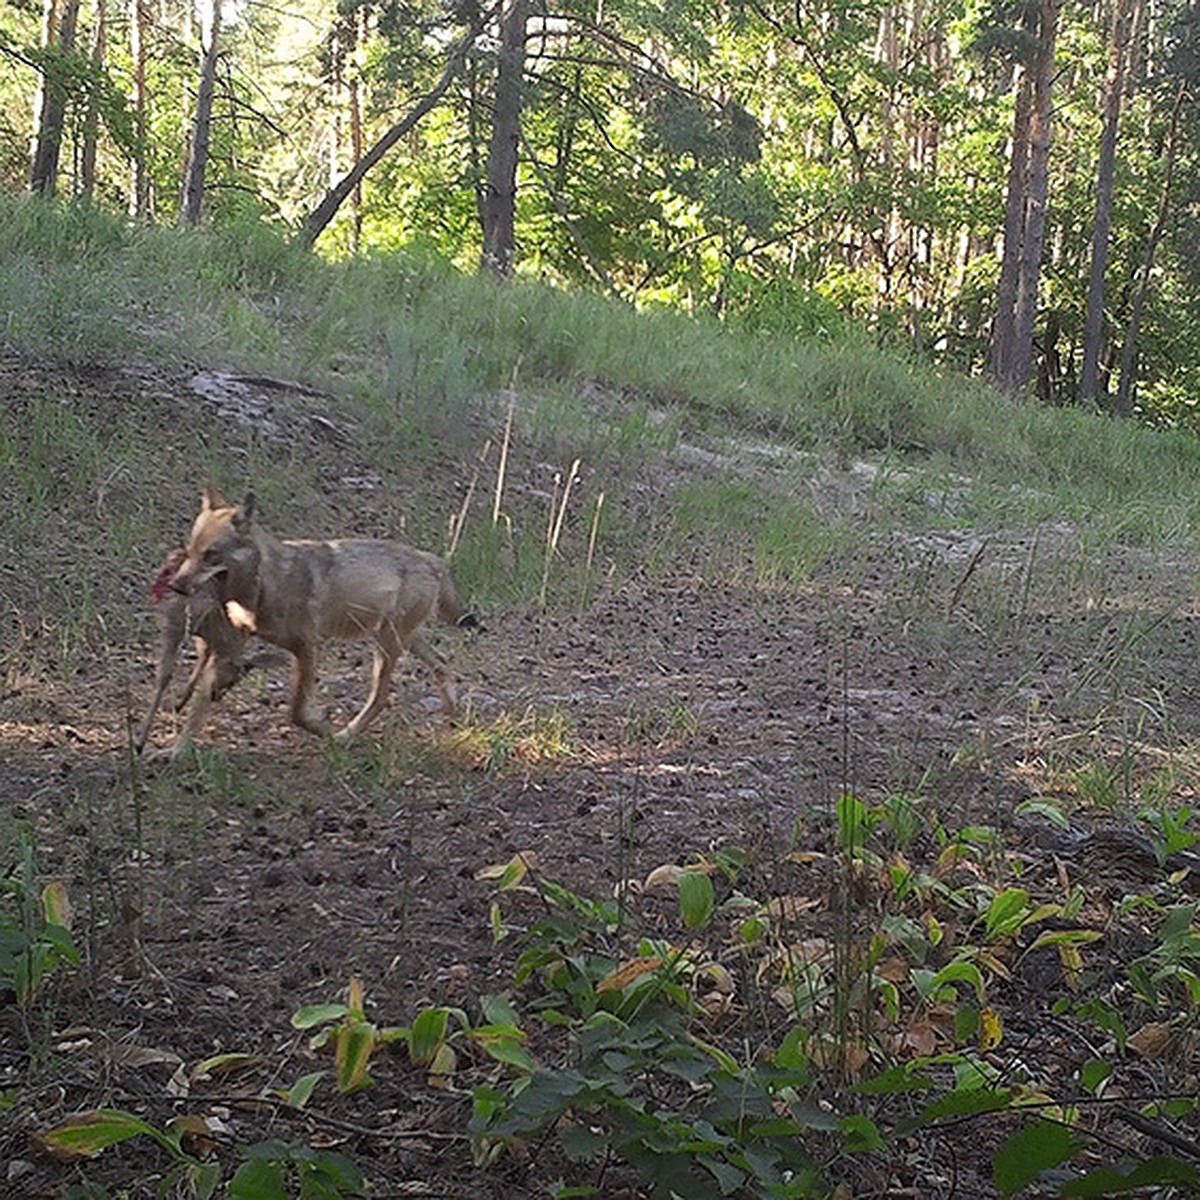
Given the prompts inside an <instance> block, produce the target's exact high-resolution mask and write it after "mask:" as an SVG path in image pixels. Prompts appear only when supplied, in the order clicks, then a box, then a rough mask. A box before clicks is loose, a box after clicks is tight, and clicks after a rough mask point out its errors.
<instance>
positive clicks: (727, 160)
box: [0, 0, 1200, 422]
mask: <svg viewBox="0 0 1200 1200" xmlns="http://www.w3.org/2000/svg"><path fill="white" fill-rule="evenodd" d="M96 5H97V0H83V3H82V5H81V8H80V14H79V29H78V35H77V38H76V49H75V50H74V51H72V52H69V53H60V52H58V51H57V50H56V48H55V47H54V46H53V45H50V46H48V47H43V46H42V33H41V6H40V5H39V4H36V3H34V2H33V0H4V2H3V3H2V4H0V57H2V58H3V60H4V62H5V64H6V65H11V66H12V67H13V68H14V69H13V70H11V71H5V72H0V180H2V181H3V186H5V187H6V188H9V189H11V190H14V191H15V190H18V189H22V188H24V187H26V186H27V181H28V173H29V171H28V169H29V161H28V158H29V147H30V134H31V131H32V128H33V113H34V96H35V94H36V92H37V90H38V87H39V84H40V82H41V80H42V76H43V74H45V73H46V72H54V73H55V77H56V79H57V80H59V81H61V83H62V86H64V87H65V89H66V91H67V94H68V112H67V121H66V128H65V145H64V153H63V157H62V161H61V166H60V173H61V178H60V187H59V191H60V194H68V195H69V194H72V193H73V192H74V191H75V190H76V189H77V180H76V177H75V176H76V173H77V171H78V166H77V159H78V155H79V144H80V141H81V139H82V137H83V126H84V123H85V119H86V116H87V113H88V111H89V108H90V106H91V105H92V104H93V103H94V104H96V107H97V109H98V111H99V113H100V116H101V121H102V127H103V136H102V139H101V144H100V166H99V182H98V187H97V190H96V192H95V195H96V197H97V198H98V199H99V200H100V201H101V202H102V203H104V204H106V205H111V206H112V207H114V208H118V209H127V208H129V207H130V198H129V189H130V174H131V172H130V160H131V159H132V157H133V156H134V155H135V154H136V153H138V152H139V150H144V152H145V155H146V158H147V163H148V169H149V173H150V176H151V180H152V193H153V201H152V205H151V212H152V215H153V216H154V217H156V218H157V219H159V220H162V221H170V220H173V219H175V217H176V214H177V205H178V195H179V186H180V181H181V174H182V170H183V166H184V158H185V156H184V153H183V147H185V146H186V139H187V134H188V130H189V128H190V122H191V120H192V114H193V106H194V98H195V83H196V71H197V63H198V40H199V22H198V20H197V17H196V10H195V8H194V5H193V4H192V3H191V2H190V0H186V2H185V0H167V2H166V3H164V4H161V5H155V6H153V13H152V20H151V25H150V28H149V30H148V35H147V36H148V42H149V46H148V51H149V52H148V55H147V72H148V78H147V92H148V104H147V110H146V112H145V114H144V121H142V122H141V124H140V127H139V122H138V120H137V119H136V118H135V116H134V113H133V106H132V96H133V87H134V85H133V79H132V75H133V64H132V62H131V54H130V50H129V44H130V36H129V34H130V31H129V21H130V13H129V8H130V6H129V5H128V4H123V5H118V6H115V7H114V6H113V5H112V4H111V3H110V4H109V11H108V18H107V22H108V36H107V51H106V55H105V58H104V60H103V62H95V61H93V60H92V56H91V46H92V43H93V33H94V25H95V22H96V20H97V16H98V14H97V7H96ZM1131 7H1132V13H1131V17H1130V20H1131V21H1132V24H1133V32H1132V34H1131V39H1130V40H1131V45H1132V46H1133V47H1135V48H1134V49H1133V50H1132V51H1131V53H1130V55H1129V59H1128V62H1127V64H1126V65H1125V74H1126V81H1125V89H1126V90H1125V95H1124V98H1123V103H1122V104H1121V106H1120V128H1119V131H1118V139H1117V143H1116V145H1117V149H1116V163H1115V171H1114V178H1113V192H1112V229H1111V234H1110V237H1109V239H1108V240H1109V247H1108V250H1109V252H1108V255H1107V269H1106V280H1105V288H1104V298H1105V303H1104V319H1103V322H1102V344H1101V346H1100V351H1099V372H1100V386H1099V390H1098V398H1097V403H1101V402H1104V399H1103V398H1104V397H1108V396H1111V395H1114V394H1115V393H1116V391H1117V388H1118V384H1119V378H1120V375H1121V371H1122V366H1121V364H1122V359H1123V358H1125V359H1127V360H1128V361H1129V362H1130V363H1132V364H1134V366H1135V367H1136V377H1137V388H1136V391H1135V392H1133V393H1132V403H1133V405H1134V406H1135V409H1136V411H1138V412H1139V413H1141V414H1142V415H1143V416H1148V417H1152V418H1153V419H1154V420H1156V421H1165V422H1179V421H1183V422H1190V420H1191V412H1192V406H1191V403H1190V397H1191V396H1192V395H1193V394H1194V393H1195V391H1196V389H1195V387H1193V386H1192V384H1193V382H1194V381H1196V380H1197V379H1200V327H1198V326H1197V321H1198V320H1200V318H1197V317H1196V316H1195V315H1194V312H1195V307H1196V306H1195V305H1194V304H1193V303H1191V298H1192V297H1193V296H1194V295H1195V292H1196V290H1197V287H1198V286H1200V267H1198V266H1197V264H1198V263H1200V254H1198V253H1197V251H1198V250H1200V232H1197V226H1196V221H1195V217H1194V213H1195V206H1196V200H1197V194H1196V191H1197V184H1196V183H1195V180H1196V178H1197V171H1196V169H1195V167H1196V159H1197V155H1198V152H1200V146H1198V145H1197V132H1196V130H1197V128H1200V126H1198V125H1197V122H1196V120H1195V111H1196V110H1195V100H1194V96H1195V95H1196V91H1197V87H1198V86H1200V66H1198V65H1197V64H1198V62H1200V50H1198V49H1197V46H1198V45H1200V34H1198V33H1197V30H1198V29H1200V15H1198V14H1200V8H1198V7H1197V5H1196V4H1195V3H1191V2H1186V0H1185V2H1182V3H1178V4H1175V5H1168V6H1147V5H1145V4H1141V3H1136V2H1133V0H1131ZM1027 12H1028V5H1027V4H1025V3H1021V2H1019V0H1018V2H1015V3H995V4H991V3H981V2H978V0H971V2H970V3H967V2H965V0H928V2H925V3H921V4H917V3H915V0H908V2H907V3H905V2H901V0H893V2H888V0H855V2H854V3H851V2H850V0H801V2H799V3H796V2H795V0H724V2H720V3H711V2H710V3H700V2H699V0H674V2H672V3H669V4H645V3H642V2H641V0H608V2H606V3H604V4H603V5H597V4H595V3H594V2H589V3H586V4H585V3H581V2H580V0H558V2H556V3H554V4H548V3H547V4H543V5H541V6H538V5H533V6H531V8H530V15H529V19H528V24H527V36H526V45H525V55H524V68H525V69H524V81H523V96H522V102H521V108H520V122H519V135H518V137H519V146H518V170H517V185H518V190H517V197H516V209H515V252H514V256H515V269H516V270H517V271H519V272H523V273H527V274H537V275H541V276H544V277H547V278H550V279H553V280H558V281H562V282H564V283H568V284H572V285H576V286H582V287H588V288H592V287H595V288H601V289H603V290H605V291H608V292H610V293H612V294H615V295H618V296H621V297H624V298H626V299H628V300H630V301H631V302H634V303H637V304H639V305H655V304H660V305H667V306H672V307H681V308H684V309H688V310H693V311H707V312H711V313H714V314H716V315H718V316H720V317H722V318H723V319H726V320H730V321H737V322H741V323H743V324H746V325H748V326H750V327H752V328H762V329H768V330H771V331H777V332H795V333H798V334H801V335H806V336H807V335H811V336H820V337H833V336H837V335H839V334H840V333H841V331H843V330H844V329H845V328H846V327H847V324H848V323H849V322H853V323H857V324H860V325H861V324H863V323H865V324H866V325H867V326H868V327H869V328H871V329H872V330H873V331H874V332H875V334H876V336H877V337H878V338H880V339H881V340H885V341H889V342H893V343H896V344H898V345H905V346H908V347H909V348H911V349H912V350H913V351H914V352H916V353H917V354H919V355H922V356H926V357H930V358H933V359H935V360H937V361H942V362H945V363H947V364H950V365H952V366H955V367H957V368H961V369H965V370H969V371H977V370H981V369H982V368H983V366H984V363H985V359H986V355H987V349H988V344H989V337H990V334H991V329H992V323H993V321H994V318H995V315H996V289H997V283H998V278H999V267H1000V260H1001V251H1002V240H1001V236H1000V235H1001V228H1002V224H1003V220H1004V211H1005V200H1006V191H1007V189H1008V186H1009V184H1008V180H1007V161H1008V148H1009V140H1010V137H1011V134H1012V130H1013V111H1014V104H1015V103H1016V86H1017V83H1018V78H1019V71H1018V66H1019V64H1021V63H1022V62H1027V61H1028V58H1029V54H1030V49H1031V45H1030V38H1029V34H1028V30H1027V26H1028V21H1027V20H1026V16H1027ZM497 20H498V17H497V9H496V8H495V6H492V5H489V4H487V3H480V2H479V0H292V2H291V3H289V4H287V5H284V6H279V5H265V4H262V3H259V2H258V0H244V2H243V3H239V4H234V5H228V6H227V7H226V9H225V11H224V23H223V35H222V36H223V50H222V53H221V56H220V63H219V66H218V72H217V83H216V94H215V99H214V113H213V127H212V145H211V150H210V154H211V157H210V162H209V176H208V182H207V184H206V193H205V218H206V219H208V220H210V221H213V222H217V223H223V222H226V221H229V220H232V219H244V218H245V217H247V216H252V217H256V218H263V217H265V218H268V219H271V220H276V221H279V222H281V223H283V224H284V225H286V226H288V227H291V228H294V229H300V228H302V227H303V226H304V224H305V222H306V221H307V220H308V219H309V218H311V216H312V214H313V213H314V212H315V211H316V210H317V209H318V207H319V206H320V204H321V202H322V200H323V199H325V198H326V197H328V196H329V195H330V193H331V192H333V191H335V190H336V189H337V185H338V184H339V182H342V183H345V181H347V180H348V179H349V178H350V177H351V173H352V172H353V171H354V168H355V166H356V164H359V163H362V162H363V160H364V156H366V155H367V154H369V152H370V151H371V148H372V147H375V146H378V144H379V143H380V141H381V140H382V139H385V138H386V135H388V134H389V132H395V131H397V130H399V133H397V134H396V136H395V138H394V140H393V141H391V142H389V143H388V144H387V146H386V150H385V152H383V153H382V154H381V155H380V156H379V158H378V161H372V163H371V164H370V167H369V169H368V170H365V171H363V172H361V178H354V179H353V180H352V185H351V186H349V187H347V188H346V189H345V196H344V198H343V197H341V196H339V197H338V199H337V202H336V207H335V211H334V215H333V218H332V220H331V221H330V222H329V223H328V224H322V225H321V227H320V229H319V230H317V231H316V235H317V236H318V237H319V239H320V240H319V242H318V243H317V244H318V247H319V249H320V251H321V252H323V253H326V254H335V255H336V254H344V253H354V252H358V251H360V250H366V249H369V248H371V247H398V246H420V247H424V248H429V249H434V250H436V251H438V252H439V253H441V254H442V255H444V256H445V257H447V258H448V259H451V260H453V261H455V262H457V263H459V264H460V265H461V266H463V267H464V268H467V269H474V268H475V267H476V265H477V264H478V263H479V261H480V254H481V250H482V229H481V217H482V212H483V208H482V203H483V198H484V196H485V194H486V187H487V168H488V156H489V144H490V138H491V134H492V128H493V116H494V114H495V111H496V110H495V104H494V101H495V85H496V75H497V64H498V52H499V38H498V25H497ZM1110 36H1111V30H1110V24H1109V13H1108V12H1107V10H1102V9H1100V8H1097V7H1095V6H1082V5H1073V4H1065V3H1064V5H1063V7H1062V10H1061V14H1060V16H1059V29H1058V39H1057V50H1056V57H1055V78H1054V127H1053V143H1052V146H1051V151H1050V160H1049V201H1048V209H1047V218H1046V229H1045V251H1044V254H1043V255H1042V266H1041V273H1040V281H1039V288H1038V290H1037V294H1036V306H1035V313H1034V345H1033V356H1034V364H1033V370H1032V372H1031V373H1030V377H1029V379H1028V385H1029V387H1030V389H1031V390H1033V391H1034V392H1035V393H1036V394H1037V395H1038V396H1039V397H1040V398H1041V399H1042V400H1044V401H1046V402H1052V403H1071V402H1074V401H1076V400H1077V398H1078V395H1079V372H1080V369H1081V366H1082V359H1083V339H1084V331H1085V314H1086V308H1087V295H1088V274H1087V273H1088V267H1089V264H1090V262H1091V259H1092V240H1093V234H1094V223H1095V197H1096V175H1097V165H1098V160H1099V155H1100V146H1101V132H1102V128H1103V119H1104V113H1103V94H1102V93H1103V87H1102V84H1103V78H1104V75H1105V68H1106V63H1107V62H1108V41H1109V39H1110ZM455 53H458V54H460V55H461V61H455V62H453V63H452V58H453V56H454V54H455ZM451 65H452V66H453V70H451V69H449V68H450V67H451ZM1173 114H1174V115H1173ZM1173 129H1174V130H1175V131H1176V132H1175V133H1174V134H1173V133H1172V130H1173ZM1168 145H1170V146H1171V148H1172V155H1171V157H1172V158H1173V160H1174V165H1173V176H1172V178H1171V180H1170V187H1167V183H1168V180H1167V170H1168V168H1167V158H1168V156H1167V155H1166V153H1165V150H1166V148H1167V146H1168ZM1135 309H1137V312H1138V314H1139V319H1138V320H1136V321H1135V320H1133V317H1134V315H1135ZM1132 369H1133V368H1128V369H1127V371H1128V372H1132ZM1128 382H1129V380H1128V379H1127V383H1128Z"/></svg>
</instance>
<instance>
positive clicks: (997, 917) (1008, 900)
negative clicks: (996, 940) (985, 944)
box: [984, 888, 1029, 938]
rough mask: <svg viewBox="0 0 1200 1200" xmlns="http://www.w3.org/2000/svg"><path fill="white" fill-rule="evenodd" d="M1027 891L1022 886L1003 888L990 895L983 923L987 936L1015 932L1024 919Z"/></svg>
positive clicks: (999, 935) (1027, 897) (998, 935)
mask: <svg viewBox="0 0 1200 1200" xmlns="http://www.w3.org/2000/svg"><path fill="white" fill-rule="evenodd" d="M1028 907H1029V893H1028V892H1027V891H1026V890H1025V889H1024V888H1005V889H1004V891H1002V892H997V893H996V895H995V896H993V897H992V902H991V904H989V905H988V910H987V916H986V917H985V918H984V924H985V926H986V928H987V934H988V937H989V938H993V937H1003V936H1004V935H1006V934H1011V933H1016V931H1017V930H1018V929H1020V928H1021V925H1022V924H1023V923H1024V920H1025V913H1026V910H1027V909H1028Z"/></svg>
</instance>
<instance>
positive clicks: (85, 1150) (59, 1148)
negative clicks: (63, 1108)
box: [37, 1108, 170, 1158]
mask: <svg viewBox="0 0 1200 1200" xmlns="http://www.w3.org/2000/svg"><path fill="white" fill-rule="evenodd" d="M142 1135H145V1136H147V1137H152V1138H154V1140H155V1141H157V1142H159V1143H160V1144H167V1145H169V1144H170V1142H169V1139H168V1138H167V1137H166V1135H165V1134H163V1133H161V1132H160V1131H159V1130H157V1129H155V1128H154V1126H153V1125H148V1124H147V1123H146V1122H145V1121H143V1120H142V1119H141V1118H140V1117H135V1116H134V1115H133V1114H132V1113H127V1112H122V1111H121V1110H120V1109H113V1108H100V1109H94V1110H92V1111H91V1112H84V1113H78V1114H76V1115H75V1116H73V1117H68V1118H67V1120H65V1121H62V1122H61V1123H59V1124H58V1125H54V1126H52V1127H51V1128H50V1129H46V1130H43V1131H42V1132H41V1133H39V1134H38V1135H37V1140H38V1142H39V1144H40V1145H42V1146H44V1147H46V1148H47V1149H48V1150H49V1152H50V1153H51V1155H53V1156H54V1157H57V1158H90V1157H92V1156H93V1155H95V1154H99V1153H100V1151H101V1150H103V1149H105V1148H106V1147H108V1146H115V1145H117V1143H118V1142H125V1141H128V1140H129V1139H130V1138H135V1137H140V1136H142Z"/></svg>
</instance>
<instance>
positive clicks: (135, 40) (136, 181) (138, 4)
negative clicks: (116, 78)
mask: <svg viewBox="0 0 1200 1200" xmlns="http://www.w3.org/2000/svg"><path fill="white" fill-rule="evenodd" d="M149 2H150V0H129V56H130V58H131V59H132V60H133V115H134V119H135V120H136V121H137V132H138V143H137V151H136V153H135V154H134V156H133V174H132V178H131V180H130V189H129V191H130V195H129V212H130V215H131V216H134V217H136V218H138V220H145V219H146V218H147V217H149V215H150V173H149V171H147V169H146V113H147V109H146V30H147V29H148V28H149V26H150V18H149V15H148V13H147V6H148V4H149Z"/></svg>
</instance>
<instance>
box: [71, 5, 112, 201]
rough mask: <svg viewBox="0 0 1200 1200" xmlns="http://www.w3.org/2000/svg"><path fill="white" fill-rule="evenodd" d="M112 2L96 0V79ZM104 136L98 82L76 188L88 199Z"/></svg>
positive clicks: (90, 105) (85, 129) (86, 124)
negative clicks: (97, 93)
mask: <svg viewBox="0 0 1200 1200" xmlns="http://www.w3.org/2000/svg"><path fill="white" fill-rule="evenodd" d="M107 10H108V5H107V4H106V2H105V0H97V2H96V32H95V36H94V38H93V40H92V65H93V66H94V67H95V69H96V78H97V79H99V77H100V72H101V71H102V70H103V68H104V56H105V53H106V52H107V46H106V41H107V38H108V11H107ZM99 138H100V113H99V105H98V103H97V98H96V92H95V85H93V90H92V92H91V94H90V95H89V96H88V107H87V115H86V116H85V117H84V121H83V148H82V149H81V151H80V154H79V184H78V187H77V189H76V191H77V192H78V194H79V195H80V196H84V197H86V198H87V199H88V200H90V199H91V198H92V196H93V195H94V194H95V191H96V155H97V143H98V142H99Z"/></svg>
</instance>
